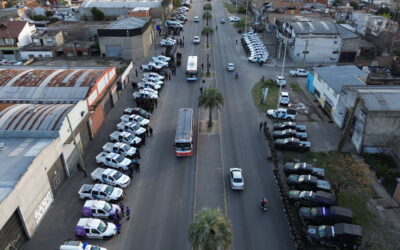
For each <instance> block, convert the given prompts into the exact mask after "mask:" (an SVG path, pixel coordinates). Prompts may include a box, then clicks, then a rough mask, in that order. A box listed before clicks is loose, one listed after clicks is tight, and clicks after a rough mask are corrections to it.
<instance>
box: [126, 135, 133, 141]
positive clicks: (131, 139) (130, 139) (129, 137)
mask: <svg viewBox="0 0 400 250" xmlns="http://www.w3.org/2000/svg"><path fill="white" fill-rule="evenodd" d="M126 138H127V139H128V140H129V141H133V139H135V137H133V135H128V136H127V137H126Z"/></svg>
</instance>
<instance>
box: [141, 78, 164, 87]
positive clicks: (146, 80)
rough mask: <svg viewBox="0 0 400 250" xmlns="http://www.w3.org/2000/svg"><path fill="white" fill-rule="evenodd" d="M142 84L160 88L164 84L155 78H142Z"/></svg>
mask: <svg viewBox="0 0 400 250" xmlns="http://www.w3.org/2000/svg"><path fill="white" fill-rule="evenodd" d="M142 81H143V82H152V83H154V84H157V85H160V86H161V87H162V86H164V82H163V81H161V80H159V79H158V78H157V77H147V78H142Z"/></svg>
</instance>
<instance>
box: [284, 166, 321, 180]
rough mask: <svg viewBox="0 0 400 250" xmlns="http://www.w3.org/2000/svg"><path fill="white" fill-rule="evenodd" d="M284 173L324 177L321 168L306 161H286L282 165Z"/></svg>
mask: <svg viewBox="0 0 400 250" xmlns="http://www.w3.org/2000/svg"><path fill="white" fill-rule="evenodd" d="M283 171H284V172H285V174H286V175H289V174H311V175H314V176H317V177H319V178H324V176H325V170H324V169H323V168H316V167H313V165H311V164H309V163H306V162H287V163H286V164H285V166H284V167H283Z"/></svg>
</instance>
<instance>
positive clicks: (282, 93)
mask: <svg viewBox="0 0 400 250" xmlns="http://www.w3.org/2000/svg"><path fill="white" fill-rule="evenodd" d="M281 96H289V92H281Z"/></svg>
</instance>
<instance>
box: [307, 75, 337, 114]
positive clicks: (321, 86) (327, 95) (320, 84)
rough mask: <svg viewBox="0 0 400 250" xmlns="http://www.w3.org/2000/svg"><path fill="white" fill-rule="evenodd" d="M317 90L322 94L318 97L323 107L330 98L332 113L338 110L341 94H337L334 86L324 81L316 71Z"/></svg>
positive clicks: (315, 84) (314, 83)
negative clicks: (331, 86)
mask: <svg viewBox="0 0 400 250" xmlns="http://www.w3.org/2000/svg"><path fill="white" fill-rule="evenodd" d="M313 85H314V88H315V90H317V91H318V92H319V93H320V96H319V97H317V100H318V101H319V103H320V105H321V106H322V107H324V106H325V102H326V100H327V99H329V100H330V102H329V103H330V104H331V105H332V113H331V116H333V115H334V114H335V112H336V106H337V104H338V99H339V96H340V95H339V94H336V93H335V92H334V90H333V89H332V88H330V87H329V86H328V85H327V84H326V83H325V82H324V81H323V79H321V77H319V75H318V74H317V73H314V82H313Z"/></svg>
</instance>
